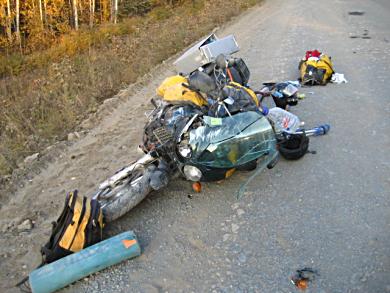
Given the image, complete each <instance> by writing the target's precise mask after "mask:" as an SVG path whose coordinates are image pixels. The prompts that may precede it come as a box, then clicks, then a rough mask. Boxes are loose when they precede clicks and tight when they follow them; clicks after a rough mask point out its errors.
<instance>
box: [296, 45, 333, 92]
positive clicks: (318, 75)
mask: <svg viewBox="0 0 390 293" xmlns="http://www.w3.org/2000/svg"><path fill="white" fill-rule="evenodd" d="M298 69H299V71H300V79H301V83H302V84H305V85H325V84H326V83H327V82H328V81H329V80H330V79H331V77H332V74H333V73H334V70H333V63H332V60H331V57H329V56H328V55H325V54H320V52H318V51H317V50H314V51H307V52H306V56H305V57H304V58H303V59H302V60H301V62H300V63H299V66H298Z"/></svg>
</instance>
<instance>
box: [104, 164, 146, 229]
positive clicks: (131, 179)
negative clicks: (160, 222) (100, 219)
mask: <svg viewBox="0 0 390 293" xmlns="http://www.w3.org/2000/svg"><path fill="white" fill-rule="evenodd" d="M152 166H153V165H152ZM153 167H154V166H153ZM153 167H148V168H143V169H141V170H137V171H134V172H133V173H132V174H130V175H129V176H128V177H126V178H124V179H123V180H121V182H120V183H118V184H117V185H116V186H115V187H114V188H112V187H107V188H105V189H104V190H101V191H99V194H98V196H97V200H98V201H99V202H100V205H101V208H102V210H103V215H104V221H105V222H107V223H108V222H111V221H114V220H116V219H118V218H120V217H122V216H123V215H124V214H126V213H127V212H129V211H130V210H131V209H132V208H134V207H135V206H136V205H138V204H139V203H140V202H141V201H142V200H143V199H144V198H145V197H146V196H147V195H148V194H149V193H150V192H151V190H152V188H151V187H150V184H149V182H150V174H151V172H152V170H151V169H152V168H153Z"/></svg>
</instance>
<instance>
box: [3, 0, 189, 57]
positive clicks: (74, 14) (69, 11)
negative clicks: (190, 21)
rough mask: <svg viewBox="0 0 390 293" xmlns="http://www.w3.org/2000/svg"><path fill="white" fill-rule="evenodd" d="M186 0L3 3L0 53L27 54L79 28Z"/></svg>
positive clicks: (10, 0) (28, 0) (8, 0)
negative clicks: (18, 52) (17, 51)
mask: <svg viewBox="0 0 390 293" xmlns="http://www.w3.org/2000/svg"><path fill="white" fill-rule="evenodd" d="M184 1H185V0H0V50H1V52H2V54H7V55H8V54H12V53H15V50H19V51H20V53H23V54H28V53H31V52H33V51H35V50H41V49H45V48H47V47H49V46H51V45H52V44H53V42H54V41H55V40H56V39H57V38H58V37H59V36H61V35H64V34H67V33H69V32H71V31H77V30H79V29H80V28H93V27H94V26H97V25H100V24H105V23H114V24H116V23H118V22H119V21H120V19H122V18H128V17H131V16H140V15H144V14H146V13H148V12H150V11H151V10H152V9H153V8H156V7H159V6H160V7H163V6H171V7H172V6H174V5H179V4H181V2H184Z"/></svg>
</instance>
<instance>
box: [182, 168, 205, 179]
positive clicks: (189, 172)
mask: <svg viewBox="0 0 390 293" xmlns="http://www.w3.org/2000/svg"><path fill="white" fill-rule="evenodd" d="M183 172H184V175H185V176H186V178H187V179H188V180H191V181H199V180H200V178H202V172H201V171H200V170H199V169H198V168H196V167H194V166H190V165H185V166H184V169H183Z"/></svg>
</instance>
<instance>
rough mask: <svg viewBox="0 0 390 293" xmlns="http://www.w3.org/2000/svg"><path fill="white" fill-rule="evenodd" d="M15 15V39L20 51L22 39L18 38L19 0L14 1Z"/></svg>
mask: <svg viewBox="0 0 390 293" xmlns="http://www.w3.org/2000/svg"><path fill="white" fill-rule="evenodd" d="M15 10H16V11H15V13H16V39H17V40H18V42H19V46H20V49H21V48H22V39H21V37H20V2H19V0H16V7H15Z"/></svg>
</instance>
